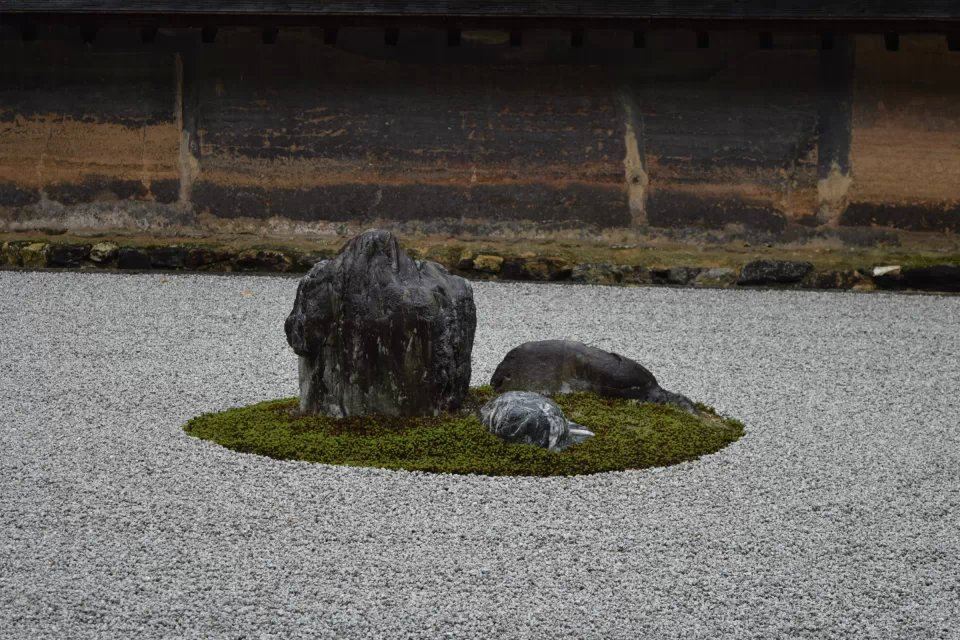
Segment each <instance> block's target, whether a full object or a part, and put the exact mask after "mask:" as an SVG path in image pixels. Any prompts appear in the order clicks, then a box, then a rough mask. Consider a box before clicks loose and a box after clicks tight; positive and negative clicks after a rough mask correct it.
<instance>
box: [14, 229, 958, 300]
mask: <svg viewBox="0 0 960 640" xmlns="http://www.w3.org/2000/svg"><path fill="white" fill-rule="evenodd" d="M410 253H411V255H413V256H414V257H418V258H426V257H427V256H426V255H425V252H424V250H421V249H415V248H411V249H410ZM334 254H335V251H334V250H332V249H327V250H320V251H302V250H296V249H261V248H229V247H215V246H201V245H190V244H166V245H153V246H124V245H121V244H118V243H114V242H91V243H83V244H80V243H66V242H42V241H31V240H14V241H8V242H4V243H3V244H2V245H0V268H12V269H78V270H131V271H150V270H158V271H190V272H207V273H231V272H255V273H256V272H259V273H304V272H306V271H307V270H309V269H310V267H311V266H312V265H313V264H314V263H315V262H317V261H318V260H322V259H324V258H330V257H332V256H333V255H334ZM429 258H430V259H432V260H435V261H437V262H440V263H441V264H443V265H444V266H445V267H446V268H448V269H449V270H450V271H452V272H454V273H457V274H459V275H462V276H464V277H467V278H470V279H474V280H519V281H540V282H573V283H579V284H599V285H624V286H630V285H670V286H693V287H701V288H731V287H738V286H776V287H791V288H801V289H852V290H858V291H870V290H874V289H885V290H919V291H938V292H955V293H958V292H960V264H933V265H926V266H916V267H899V266H889V267H873V268H863V269H818V268H816V267H815V266H814V265H813V264H812V263H810V262H803V261H786V260H771V259H761V260H753V261H751V262H748V263H746V264H745V265H743V266H742V268H740V269H733V268H729V267H714V268H710V267H703V266H696V267H694V266H674V267H670V268H649V267H646V266H643V265H626V264H614V263H607V262H592V263H575V262H571V261H570V260H567V259H564V258H559V257H544V256H537V255H533V254H522V255H519V256H513V255H498V254H495V253H478V252H474V251H471V250H464V251H462V252H461V253H460V254H459V255H458V256H456V257H443V256H437V255H432V254H431V255H430V256H429Z"/></svg>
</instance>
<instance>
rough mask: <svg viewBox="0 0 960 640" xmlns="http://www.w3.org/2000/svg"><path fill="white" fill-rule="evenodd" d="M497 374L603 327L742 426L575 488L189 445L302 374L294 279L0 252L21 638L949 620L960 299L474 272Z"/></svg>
mask: <svg viewBox="0 0 960 640" xmlns="http://www.w3.org/2000/svg"><path fill="white" fill-rule="evenodd" d="M474 286H475V288H476V298H477V306H478V316H479V321H478V331H477V343H476V348H475V350H474V363H475V364H474V383H475V384H476V383H481V382H485V381H486V380H487V379H488V378H489V376H490V374H491V373H492V371H493V368H494V367H495V366H496V364H497V363H498V361H499V359H500V358H501V357H502V356H503V355H504V354H505V353H506V352H507V351H508V350H509V349H510V348H511V347H513V346H516V345H517V344H519V343H521V342H523V341H526V340H533V339H540V338H548V337H556V338H570V339H575V340H582V341H585V342H587V343H591V344H594V345H596V346H598V347H601V348H603V349H608V350H614V351H618V352H621V353H623V354H624V355H627V356H629V357H632V358H635V359H637V360H638V361H640V362H641V363H643V364H644V365H646V366H647V367H649V368H650V369H651V370H652V371H653V372H654V373H655V374H656V375H657V376H658V378H659V379H660V382H661V383H662V384H663V386H664V387H666V388H668V389H672V390H675V391H678V392H681V393H683V394H685V395H687V396H689V397H691V398H693V399H695V400H702V401H705V402H707V403H710V404H713V405H715V406H716V407H717V408H718V409H720V410H721V411H723V412H726V413H729V414H732V415H734V416H737V417H739V418H741V419H743V420H744V421H745V422H746V424H747V433H746V435H745V436H744V437H743V438H742V439H741V440H740V441H739V442H737V443H735V444H733V445H732V446H730V447H727V448H726V449H724V450H722V451H721V452H719V453H717V454H714V455H711V456H708V457H706V458H704V459H702V460H700V461H697V462H693V463H687V464H683V465H678V466H675V467H670V468H666V469H659V470H652V471H651V470H648V471H643V472H625V473H612V474H602V475H599V476H589V477H581V478H552V479H551V478H547V479H541V478H537V479H523V478H521V479H516V478H514V479H510V478H485V477H450V476H440V475H424V474H414V473H406V472H387V471H379V470H366V469H354V468H341V467H325V466H320V465H311V464H305V463H297V462H280V461H273V460H269V459H266V458H260V457H256V456H250V455H241V454H237V453H234V452H232V451H228V450H226V449H223V448H220V447H218V446H217V445H214V444H212V443H207V442H201V441H198V440H195V439H192V438H190V437H188V436H187V435H186V434H184V433H183V431H182V430H181V425H182V423H183V422H185V421H186V420H187V419H188V418H190V417H192V416H194V415H196V414H198V413H202V412H207V411H216V410H220V409H224V408H227V407H230V406H235V405H240V404H247V403H251V402H256V401H259V400H264V399H268V398H275V397H279V396H291V395H294V394H295V393H296V358H295V356H294V355H293V353H292V352H291V351H290V350H289V348H288V347H287V345H286V342H285V339H284V335H283V330H282V327H283V319H284V317H285V316H286V314H287V313H288V312H289V310H290V308H291V305H292V302H293V297H294V293H295V289H296V281H295V280H292V279H289V278H279V277H265V278H264V277H215V276H169V275H159V274H154V275H139V276H130V275H107V274H96V275H93V274H87V275H85V274H77V273H61V274H52V273H14V272H0V320H2V326H0V385H2V386H0V416H2V418H0V498H2V500H0V637H2V638H30V639H31V640H33V639H36V638H58V639H59V638H123V639H129V638H157V637H169V638H298V637H311V638H326V637H330V638H333V637H357V638H361V637H362V638H396V637H404V638H420V637H423V638H438V637H455V638H468V637H476V638H485V639H488V638H558V637H576V638H628V639H636V638H658V639H659V638H710V639H715V638H765V639H766V638H781V637H798V638H817V639H822V638H840V637H844V638H858V639H860V638H905V639H906V638H910V639H915V638H924V639H927V638H958V637H960V635H958V634H960V632H958V628H960V604H958V603H960V561H958V557H960V517H958V514H960V427H958V422H960V398H958V395H960V388H958V387H960V297H931V296H892V295H886V294H874V295H865V294H842V293H809V292H774V291H708V290H677V289H666V288H655V289H653V288H651V289H627V288H596V287H579V286H558V285H542V284H541V285H521V284H475V285H474Z"/></svg>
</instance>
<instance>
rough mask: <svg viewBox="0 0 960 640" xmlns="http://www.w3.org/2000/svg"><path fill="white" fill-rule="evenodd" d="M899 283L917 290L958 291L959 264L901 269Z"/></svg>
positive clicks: (959, 284) (959, 278)
mask: <svg viewBox="0 0 960 640" xmlns="http://www.w3.org/2000/svg"><path fill="white" fill-rule="evenodd" d="M901 284H902V285H903V286H904V287H906V288H907V289H917V290H919V291H951V292H960V265H957V264H936V265H932V266H929V267H911V268H906V269H904V270H903V275H902V279H901Z"/></svg>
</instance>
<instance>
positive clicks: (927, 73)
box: [842, 36, 960, 231]
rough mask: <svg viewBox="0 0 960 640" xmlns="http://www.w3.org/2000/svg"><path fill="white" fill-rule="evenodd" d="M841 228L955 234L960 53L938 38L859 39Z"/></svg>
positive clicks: (959, 223) (959, 221)
mask: <svg viewBox="0 0 960 640" xmlns="http://www.w3.org/2000/svg"><path fill="white" fill-rule="evenodd" d="M856 60H857V62H856V71H855V96H856V100H855V103H854V119H853V149H852V154H851V164H852V167H853V180H852V181H851V183H850V189H849V196H848V198H849V202H850V204H849V206H848V207H847V209H846V211H845V212H844V214H843V216H842V220H843V222H844V223H846V224H860V225H863V224H881V225H889V226H897V227H902V228H907V229H950V230H953V231H958V230H960V52H952V53H948V52H946V51H945V47H944V43H943V38H942V37H937V36H910V37H903V38H901V42H900V50H899V51H896V52H894V51H887V50H886V49H885V48H884V44H883V40H882V39H881V38H879V37H864V36H861V37H859V38H858V39H857V58H856Z"/></svg>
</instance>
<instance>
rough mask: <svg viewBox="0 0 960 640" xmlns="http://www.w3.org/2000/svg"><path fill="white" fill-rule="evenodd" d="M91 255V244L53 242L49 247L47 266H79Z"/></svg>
mask: <svg viewBox="0 0 960 640" xmlns="http://www.w3.org/2000/svg"><path fill="white" fill-rule="evenodd" d="M89 255H90V245H88V244H51V245H50V247H49V248H48V249H47V266H48V267H60V268H74V267H79V266H81V265H82V264H83V261H84V260H86V259H87V257H88V256H89Z"/></svg>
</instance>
